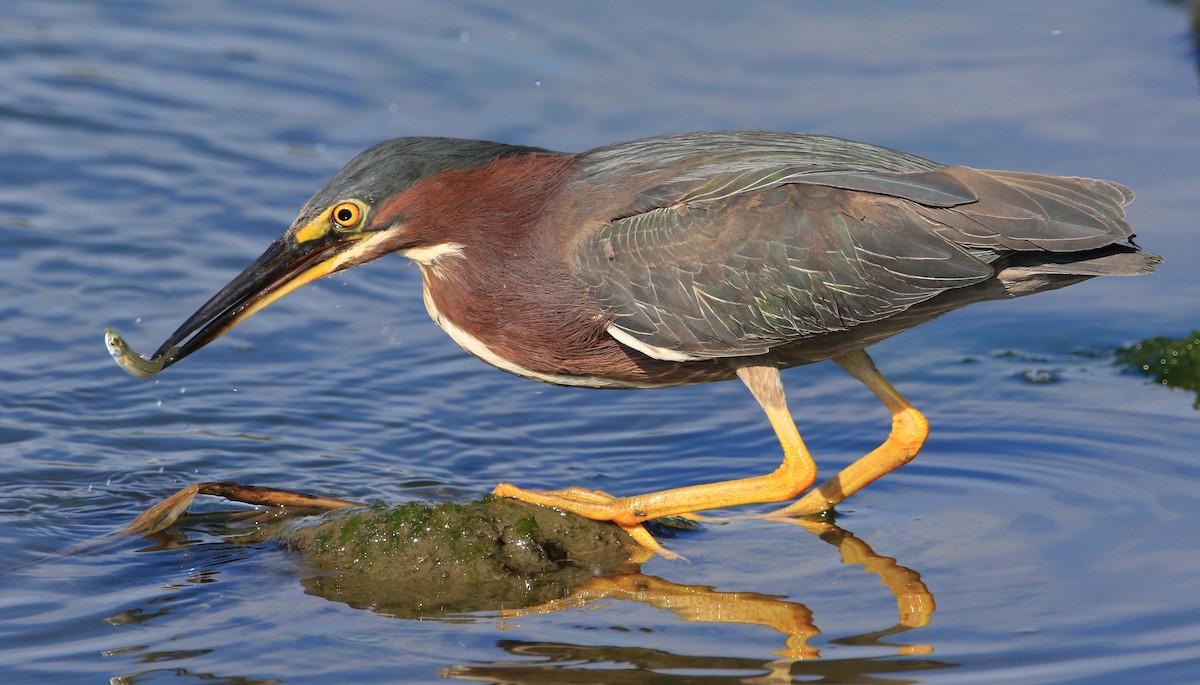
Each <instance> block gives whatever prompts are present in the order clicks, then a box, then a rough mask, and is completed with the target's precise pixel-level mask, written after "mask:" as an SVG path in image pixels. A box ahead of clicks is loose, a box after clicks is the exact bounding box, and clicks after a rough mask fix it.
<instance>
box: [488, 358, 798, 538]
mask: <svg viewBox="0 0 1200 685" xmlns="http://www.w3.org/2000/svg"><path fill="white" fill-rule="evenodd" d="M738 377H739V378H741V379H742V382H743V383H745V384H746V387H748V388H749V389H750V392H751V393H753V394H754V398H755V399H757V400H758V403H759V404H760V405H762V408H763V411H765V412H766V414H767V418H768V419H769V420H770V421H771V426H772V427H774V429H775V434H776V435H777V436H778V437H779V442H780V443H781V444H782V445H783V463H782V464H781V465H780V466H779V468H778V469H776V470H775V471H774V472H773V473H770V474H767V475H765V476H757V477H754V478H743V479H740V480H730V481H724V482H720V483H708V484H705V485H693V486H691V487H685V488H675V489H672V490H662V491H659V492H652V493H649V494H646V495H637V496H635V497H613V496H612V495H609V494H606V493H603V492H597V491H592V490H584V489H582V488H568V489H566V490H554V491H551V492H535V491H531V490H523V489H521V488H518V487H516V486H513V485H509V484H508V483H501V484H500V485H498V486H496V490H495V494H497V495H500V496H503V497H513V498H515V499H519V500H521V501H523V502H528V503H530V504H540V505H543V506H549V507H558V508H560V509H565V510H567V511H571V512H574V513H576V514H579V515H580V516H583V517H585V518H590V519H596V520H599V521H612V522H614V523H616V524H617V525H619V526H621V527H622V528H624V529H625V530H626V531H628V532H629V533H630V534H631V535H633V536H634V538H635V539H637V540H638V542H640V543H642V544H643V545H644V546H646V547H649V548H651V549H653V550H655V551H658V552H664V551H665V550H663V549H662V548H661V547H660V546H659V545H658V544H657V543H656V542H654V538H652V537H651V536H650V534H649V533H647V532H646V530H645V528H643V527H642V525H641V524H642V522H643V521H648V520H650V519H655V518H661V517H663V516H679V515H684V514H689V513H692V512H696V511H704V510H706V509H720V508H724V507H733V506H739V505H742V504H758V503H762V502H782V501H785V500H788V499H791V498H793V497H795V496H796V495H798V494H800V493H801V492H804V491H805V490H806V489H808V488H809V487H810V486H811V485H812V484H813V482H814V481H815V480H816V477H817V467H816V464H814V463H813V460H812V457H811V456H809V453H808V450H807V449H806V448H805V447H804V442H803V441H802V440H801V439H800V433H799V432H798V431H797V430H796V424H795V423H793V422H792V416H791V414H790V413H789V412H788V408H787V402H786V400H785V398H784V395H783V384H782V383H781V382H780V380H779V370H778V369H776V368H773V367H765V366H756V367H745V368H742V369H738Z"/></svg>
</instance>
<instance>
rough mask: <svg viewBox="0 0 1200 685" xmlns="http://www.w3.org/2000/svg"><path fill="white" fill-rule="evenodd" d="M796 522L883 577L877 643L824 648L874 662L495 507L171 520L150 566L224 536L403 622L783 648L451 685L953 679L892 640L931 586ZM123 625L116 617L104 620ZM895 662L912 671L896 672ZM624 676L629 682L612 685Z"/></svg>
mask: <svg viewBox="0 0 1200 685" xmlns="http://www.w3.org/2000/svg"><path fill="white" fill-rule="evenodd" d="M224 485H230V484H224ZM195 488H196V486H192V488H191V490H192V491H193V493H194V490H195ZM182 500H186V501H187V502H190V501H191V497H184V498H181V499H179V500H177V503H178V502H182ZM168 501H171V500H170V499H169V500H168ZM576 519H578V520H577V521H576ZM789 522H790V523H794V524H795V525H799V526H800V527H802V528H804V530H805V531H807V532H808V533H810V534H812V535H814V536H816V537H817V538H819V539H820V540H821V541H823V542H825V543H827V544H829V545H831V546H833V547H834V548H836V549H837V551H838V553H839V555H840V557H841V559H840V560H841V563H843V564H846V565H849V566H857V567H860V568H861V569H862V570H863V571H865V572H867V573H870V574H873V575H875V576H876V577H877V578H878V579H879V581H880V583H881V584H882V585H883V586H884V587H885V588H886V589H887V591H888V592H890V593H891V595H892V596H893V597H894V598H895V600H896V607H897V609H896V614H895V615H893V616H888V617H879V623H880V624H882V627H880V628H879V629H877V630H873V631H870V632H866V633H859V634H853V635H845V636H840V637H833V638H830V637H829V636H825V639H826V641H827V642H828V643H830V644H836V645H842V646H848V647H863V648H868V649H870V650H871V651H872V653H873V654H872V656H870V657H863V658H838V659H832V660H827V661H823V660H821V653H820V650H819V649H818V648H817V647H815V646H813V645H811V644H810V640H812V639H813V638H814V637H816V636H817V635H821V634H822V633H821V630H820V629H819V628H818V627H817V620H816V618H815V617H814V615H813V612H812V611H811V610H810V609H809V608H808V607H807V606H805V605H804V604H802V603H799V602H795V601H791V600H789V599H786V598H784V597H782V596H778V595H769V594H763V593H759V592H730V591H718V590H716V589H715V588H712V587H706V586H699V585H685V584H679V583H675V582H673V581H671V580H668V579H666V578H664V577H661V576H654V575H648V574H645V573H642V572H641V563H642V562H644V561H646V560H647V559H648V558H649V557H650V554H649V553H647V552H646V551H645V550H643V549H641V548H640V547H638V546H637V545H636V544H635V543H633V542H632V540H630V539H629V538H628V537H627V536H625V535H624V534H623V533H622V532H621V531H620V530H619V529H618V528H617V527H616V526H612V525H611V524H607V523H598V522H594V521H587V520H585V519H579V517H577V516H575V515H573V514H567V513H565V512H560V511H557V510H553V509H548V508H543V507H535V506H530V505H527V504H524V503H520V502H515V501H513V500H505V499H499V498H494V497H488V498H485V499H484V500H481V501H479V502H470V503H466V504H445V503H444V504H433V505H428V504H419V503H408V504H404V505H400V506H385V505H382V504H375V505H372V506H369V507H362V506H356V507H346V508H339V509H337V510H335V511H330V512H328V513H325V514H322V515H320V516H315V517H314V516H305V517H297V516H294V515H289V514H288V513H287V512H282V511H281V510H278V509H276V510H267V511H261V510H259V511H252V512H240V513H234V514H207V515H201V516H189V517H184V518H180V519H178V521H177V520H176V518H175V517H174V516H171V517H170V524H168V525H164V526H162V527H161V529H160V530H155V531H154V532H152V533H150V534H149V535H148V536H147V538H148V539H150V540H153V541H154V542H155V545H154V546H153V547H150V548H145V549H144V550H143V551H171V550H179V549H186V548H188V547H191V546H193V545H194V544H195V541H194V540H192V539H190V535H189V529H191V530H192V531H193V532H196V531H201V530H206V531H207V532H208V533H210V534H216V535H217V536H218V537H220V538H222V542H221V543H220V544H223V545H232V546H233V547H234V548H236V547H237V546H239V545H245V546H247V547H249V546H252V545H258V544H262V543H263V542H266V541H273V542H275V543H277V544H279V545H280V546H282V547H284V548H286V549H288V550H289V551H290V552H292V553H294V555H295V557H296V558H297V559H298V563H299V565H300V566H301V568H302V569H304V570H303V571H302V572H301V578H300V583H301V585H302V586H303V588H304V591H305V593H306V594H310V595H314V596H318V597H322V598H324V599H328V600H330V601H333V602H338V603H342V604H345V605H347V606H350V607H353V608H357V609H369V610H371V611H374V612H376V613H378V614H381V615H385V616H392V617H395V618H401V619H409V620H430V619H435V620H446V621H466V620H469V621H477V620H480V619H481V618H483V619H487V620H491V619H497V620H499V621H500V627H502V628H503V627H511V626H512V624H513V622H514V621H517V620H519V619H521V618H528V617H532V616H538V615H545V614H551V613H556V612H564V611H567V612H569V611H579V610H583V609H588V608H598V607H601V606H606V605H611V604H612V603H614V602H632V603H636V604H640V605H644V606H649V607H653V608H655V609H658V610H663V611H667V612H670V613H671V614H673V615H674V616H675V617H677V618H678V619H679V620H682V621H685V622H693V623H708V624H742V625H752V626H762V627H766V628H770V629H771V630H773V631H775V633H776V634H777V635H778V636H779V637H778V648H777V649H773V650H768V651H769V653H770V658H767V659H765V660H764V659H762V658H753V657H742V656H722V655H714V654H705V655H689V654H674V653H671V652H669V651H666V650H663V649H660V648H649V647H630V646H628V645H624V646H622V645H612V646H603V645H594V644H593V645H579V644H570V643H562V642H545V641H517V640H503V641H499V642H497V646H498V647H499V648H500V649H501V650H503V651H504V652H505V653H507V654H510V655H512V656H513V657H515V658H516V660H511V661H509V660H505V661H495V662H488V663H481V662H474V663H471V664H460V665H452V666H449V667H446V668H443V669H442V670H441V675H443V676H445V677H451V678H460V679H466V680H483V681H489V682H492V681H494V682H504V683H571V682H593V679H594V677H595V675H596V672H597V669H604V672H605V674H606V677H608V678H609V682H643V681H646V680H651V679H652V680H654V681H655V682H671V681H672V679H673V678H676V677H677V678H679V682H697V681H699V680H702V681H703V682H714V683H720V682H741V683H770V682H791V679H792V678H796V677H803V678H815V679H817V680H816V681H815V682H829V683H839V682H873V683H907V682H912V681H911V680H909V679H907V678H896V677H897V676H902V675H906V674H910V673H915V672H919V671H927V670H932V669H945V668H951V667H954V666H955V665H956V664H952V663H949V662H945V661H938V660H933V659H929V658H920V657H923V656H925V655H929V654H932V653H933V651H934V648H933V646H931V645H928V644H921V643H909V642H902V641H898V640H896V639H895V638H896V636H898V635H900V634H902V633H906V632H908V631H912V630H914V629H918V628H922V627H924V626H926V625H928V624H929V623H930V620H931V617H932V615H933V612H934V610H935V603H934V598H933V594H932V593H931V592H930V591H929V589H928V588H927V587H926V586H925V583H924V582H923V581H922V580H921V575H920V573H918V572H917V571H914V570H913V569H910V568H907V567H905V566H903V565H901V564H899V563H897V561H896V560H895V559H893V558H891V557H886V556H883V555H880V554H878V553H876V552H875V551H874V550H873V549H872V548H871V546H870V545H869V544H867V543H866V542H865V541H863V540H861V539H859V538H858V537H856V536H855V535H854V534H853V533H851V532H849V531H847V530H845V529H843V528H841V527H840V526H838V525H837V524H836V523H834V522H833V521H832V517H830V518H829V519H826V520H803V519H793V520H790V521H789ZM689 525H690V526H694V524H689ZM780 525H786V524H784V523H781V524H780ZM686 527H687V526H685V529H686ZM660 532H661V531H660ZM682 534H686V532H684V533H682ZM546 550H553V552H552V553H550V554H547V553H546ZM196 582H202V579H196ZM114 620H118V618H117V617H108V618H106V621H108V622H110V623H112V622H113V621H114ZM119 620H120V622H121V623H129V622H139V621H140V620H141V619H139V617H137V616H133V617H126V616H123V617H120V619H119ZM880 652H883V655H881V654H880ZM896 656H903V657H907V658H904V659H894V658H892V657H896ZM912 657H918V658H912ZM673 672H678V674H674V673H673ZM617 673H620V677H619V678H617V679H616V680H612V677H613V676H615V675H616V674H617ZM683 673H686V674H687V675H682V674H683ZM735 674H736V675H735Z"/></svg>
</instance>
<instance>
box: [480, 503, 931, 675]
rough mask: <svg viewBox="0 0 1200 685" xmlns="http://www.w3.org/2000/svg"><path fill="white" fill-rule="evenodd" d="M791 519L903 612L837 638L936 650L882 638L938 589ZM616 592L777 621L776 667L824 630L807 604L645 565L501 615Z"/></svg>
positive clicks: (841, 534) (696, 611)
mask: <svg viewBox="0 0 1200 685" xmlns="http://www.w3.org/2000/svg"><path fill="white" fill-rule="evenodd" d="M792 520H793V521H794V522H795V523H797V524H799V525H800V526H802V527H803V528H804V529H805V530H807V531H808V532H810V533H812V534H813V535H816V536H817V537H819V538H821V540H823V541H825V542H827V543H829V544H831V545H833V546H834V547H837V549H838V551H839V552H840V553H841V556H842V563H844V564H849V565H853V566H861V567H862V568H863V570H865V571H867V572H868V573H871V574H873V575H875V576H877V577H878V578H879V580H880V582H881V583H882V584H883V586H884V587H886V588H887V589H888V590H889V591H891V594H892V596H893V597H895V598H896V605H897V607H898V609H899V620H898V621H897V623H896V624H895V625H894V626H893V627H890V628H886V629H883V630H878V631H874V632H870V633H865V634H861V635H854V636H850V637H843V638H838V639H836V640H833V642H837V643H841V644H855V645H862V646H874V647H894V648H896V649H897V650H898V651H899V653H900V654H929V653H931V652H932V651H933V647H931V646H929V645H924V644H898V643H889V642H884V638H887V637H888V636H891V635H896V634H898V633H902V632H905V631H908V630H911V629H913V628H920V627H923V626H926V625H928V624H929V621H930V618H931V616H932V614H933V612H934V609H935V606H934V601H933V594H932V593H930V592H929V588H927V587H926V586H925V583H924V582H923V581H922V580H921V574H920V573H917V572H916V571H914V570H912V569H910V568H906V567H904V566H901V565H900V564H898V563H896V560H895V559H893V558H891V557H885V556H882V555H880V554H877V553H876V552H875V551H874V550H873V549H871V547H870V545H868V544H867V543H866V542H864V541H862V540H860V539H858V538H857V537H855V535H854V534H853V533H851V532H849V531H847V530H843V529H842V528H839V527H838V526H837V525H835V524H833V523H831V522H828V521H820V520H814V519H805V518H797V519H792ZM777 561H778V560H777ZM611 599H621V600H630V601H634V602H639V603H641V604H647V605H650V606H653V607H657V608H660V609H669V610H671V611H673V612H674V613H675V614H676V615H678V616H679V617H680V618H681V619H683V620H685V621H695V622H703V623H743V624H750V625H762V626H768V627H770V628H773V629H774V630H777V631H779V632H780V633H782V634H783V635H786V636H787V642H786V646H785V648H784V649H783V650H781V651H778V652H775V654H778V655H780V656H783V657H785V659H784V660H783V661H780V662H771V664H772V665H773V667H774V666H779V667H780V668H781V670H780V674H782V675H787V674H788V673H789V670H788V669H789V668H790V664H791V662H792V661H794V660H797V659H813V658H817V657H819V656H820V654H819V652H818V651H817V649H816V648H815V647H812V646H810V645H809V644H808V640H809V639H811V638H812V637H813V636H815V635H817V634H819V633H820V631H819V630H818V629H817V627H816V626H815V625H814V624H813V616H812V612H811V611H810V610H809V609H808V607H806V606H805V605H803V604H800V603H798V602H792V601H788V600H786V599H784V598H782V597H778V596H773V595H763V594H759V593H757V592H718V591H716V590H714V589H713V588H711V587H700V586H694V585H678V584H676V583H672V582H670V581H667V580H664V579H662V578H658V577H655V576H649V575H645V574H642V573H631V574H628V575H619V576H613V577H610V578H605V577H598V578H592V579H590V580H588V581H587V582H586V583H584V584H583V585H582V586H580V587H579V588H576V589H574V590H573V591H572V592H571V594H570V596H568V597H564V598H563V599H557V600H553V601H550V602H547V603H545V604H539V605H537V606H532V607H524V608H519V609H506V610H504V611H501V612H500V615H501V617H502V618H504V619H512V618H518V617H521V616H529V615H535V614H546V613H550V612H553V611H562V610H564V609H578V608H581V607H584V606H588V605H591V604H594V603H596V602H600V601H602V600H611ZM792 680H793V679H792V678H791V677H790V676H789V677H787V678H783V679H780V680H778V681H775V680H770V679H764V680H762V681H758V680H755V681H753V682H789V683H790V682H792ZM747 682H751V681H747Z"/></svg>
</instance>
